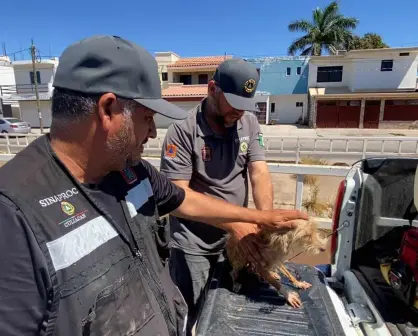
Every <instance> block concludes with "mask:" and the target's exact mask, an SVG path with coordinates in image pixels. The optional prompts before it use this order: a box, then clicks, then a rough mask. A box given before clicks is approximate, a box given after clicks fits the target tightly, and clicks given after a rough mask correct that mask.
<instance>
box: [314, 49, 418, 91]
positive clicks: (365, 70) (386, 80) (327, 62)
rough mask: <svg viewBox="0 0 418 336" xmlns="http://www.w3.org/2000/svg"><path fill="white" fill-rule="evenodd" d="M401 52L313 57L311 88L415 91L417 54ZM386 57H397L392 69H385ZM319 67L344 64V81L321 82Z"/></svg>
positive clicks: (390, 58)
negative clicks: (403, 53)
mask: <svg viewBox="0 0 418 336" xmlns="http://www.w3.org/2000/svg"><path fill="white" fill-rule="evenodd" d="M399 54H400V52H399V51H396V52H395V51H385V52H377V51H374V52H364V53H363V52H356V53H353V54H352V53H348V54H347V55H346V56H344V57H342V56H341V57H328V56H324V57H323V58H322V59H318V58H316V59H312V60H311V61H310V64H309V80H308V85H309V87H325V88H327V87H343V86H345V87H348V88H350V90H351V91H353V92H355V91H377V92H378V91H394V90H402V89H403V90H415V89H416V86H417V69H418V64H417V63H418V61H417V54H416V53H413V52H410V55H409V56H399ZM383 60H393V70H392V71H381V64H382V61H383ZM319 66H343V78H342V81H341V82H327V83H317V70H318V67H319Z"/></svg>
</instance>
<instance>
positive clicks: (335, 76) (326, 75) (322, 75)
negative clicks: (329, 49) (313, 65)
mask: <svg viewBox="0 0 418 336" xmlns="http://www.w3.org/2000/svg"><path fill="white" fill-rule="evenodd" d="M316 81H317V82H318V83H326V82H342V81H343V67H342V66H329V67H318V72H317V75H316Z"/></svg>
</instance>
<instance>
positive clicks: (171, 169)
mask: <svg viewBox="0 0 418 336" xmlns="http://www.w3.org/2000/svg"><path fill="white" fill-rule="evenodd" d="M258 82H259V74H258V72H257V69H256V68H255V67H254V66H253V65H251V64H249V63H248V62H246V61H244V60H241V59H230V60H226V61H224V62H223V63H222V64H220V65H219V66H218V68H217V69H216V71H215V74H214V76H213V79H212V80H211V81H210V82H209V83H208V96H207V98H205V99H204V100H203V101H202V102H201V104H200V105H199V106H198V107H197V108H196V109H195V110H194V111H193V112H192V113H191V114H190V116H189V117H188V118H187V119H186V120H184V121H181V122H179V123H173V124H172V125H170V127H169V128H168V130H167V134H166V137H165V140H164V145H163V150H162V154H161V169H160V170H161V172H162V173H163V174H164V175H166V176H167V177H168V178H169V179H171V180H172V181H173V182H174V183H175V184H177V185H178V186H180V187H182V188H184V189H186V190H194V191H197V192H200V193H203V194H206V195H211V196H214V197H217V198H219V199H223V200H226V201H228V202H230V203H233V204H236V205H239V206H245V207H246V206H247V205H248V175H249V178H250V182H251V187H252V195H253V199H254V203H255V206H256V208H257V209H260V210H270V209H272V208H273V186H272V182H271V178H270V173H269V170H268V167H267V164H266V161H265V155H264V143H263V135H262V133H261V131H260V125H259V124H258V121H257V118H256V116H255V115H254V114H253V113H251V112H248V111H252V112H255V111H258V109H257V104H256V99H255V97H254V95H255V92H256V89H257V85H258ZM247 172H248V173H249V174H248V175H247ZM218 210H221V209H218ZM282 214H284V215H290V216H292V217H298V216H301V214H300V213H299V212H298V211H293V210H283V211H282ZM171 224H172V225H171V234H172V241H171V244H170V245H171V247H172V248H171V258H170V271H171V275H172V278H173V280H174V282H175V283H176V285H177V286H178V287H179V289H180V290H181V292H182V294H183V296H184V298H185V300H186V302H187V304H188V307H189V318H188V322H189V325H188V332H189V334H190V332H191V331H190V330H191V328H192V326H193V324H194V323H195V321H196V319H197V313H198V310H199V307H200V306H201V305H200V303H201V302H202V300H203V297H204V295H202V293H204V288H205V286H206V284H207V281H208V279H209V277H210V274H211V273H212V271H213V269H214V266H215V264H216V262H217V260H218V258H219V256H220V255H221V253H222V251H223V249H224V246H225V240H226V233H227V232H226V231H225V230H223V229H222V228H219V227H214V226H209V225H206V224H204V223H200V222H199V220H195V219H194V220H188V219H183V218H176V217H174V216H173V217H171Z"/></svg>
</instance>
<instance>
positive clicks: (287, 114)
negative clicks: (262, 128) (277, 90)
mask: <svg viewBox="0 0 418 336" xmlns="http://www.w3.org/2000/svg"><path fill="white" fill-rule="evenodd" d="M269 100H270V101H269V103H270V106H269V111H270V117H269V119H270V122H271V121H272V120H275V121H276V123H280V124H296V123H297V122H298V121H299V118H301V117H302V118H304V117H305V116H306V115H307V111H308V95H307V94H293V95H272V96H270V99H269ZM298 102H302V103H303V106H302V107H299V106H296V103H298ZM272 103H274V104H275V112H271V107H272Z"/></svg>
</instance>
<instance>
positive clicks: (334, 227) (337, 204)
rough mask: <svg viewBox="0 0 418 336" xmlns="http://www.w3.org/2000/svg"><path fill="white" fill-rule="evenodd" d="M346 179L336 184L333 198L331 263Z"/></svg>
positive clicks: (332, 261)
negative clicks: (335, 194) (334, 197)
mask: <svg viewBox="0 0 418 336" xmlns="http://www.w3.org/2000/svg"><path fill="white" fill-rule="evenodd" d="M345 188H346V181H345V180H342V181H341V183H340V185H339V186H338V192H337V198H336V200H335V206H334V215H333V216H332V236H331V263H332V264H333V263H334V262H335V252H337V247H338V246H337V245H338V231H337V229H338V223H339V222H340V214H341V208H342V205H343V198H344V194H345Z"/></svg>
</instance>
